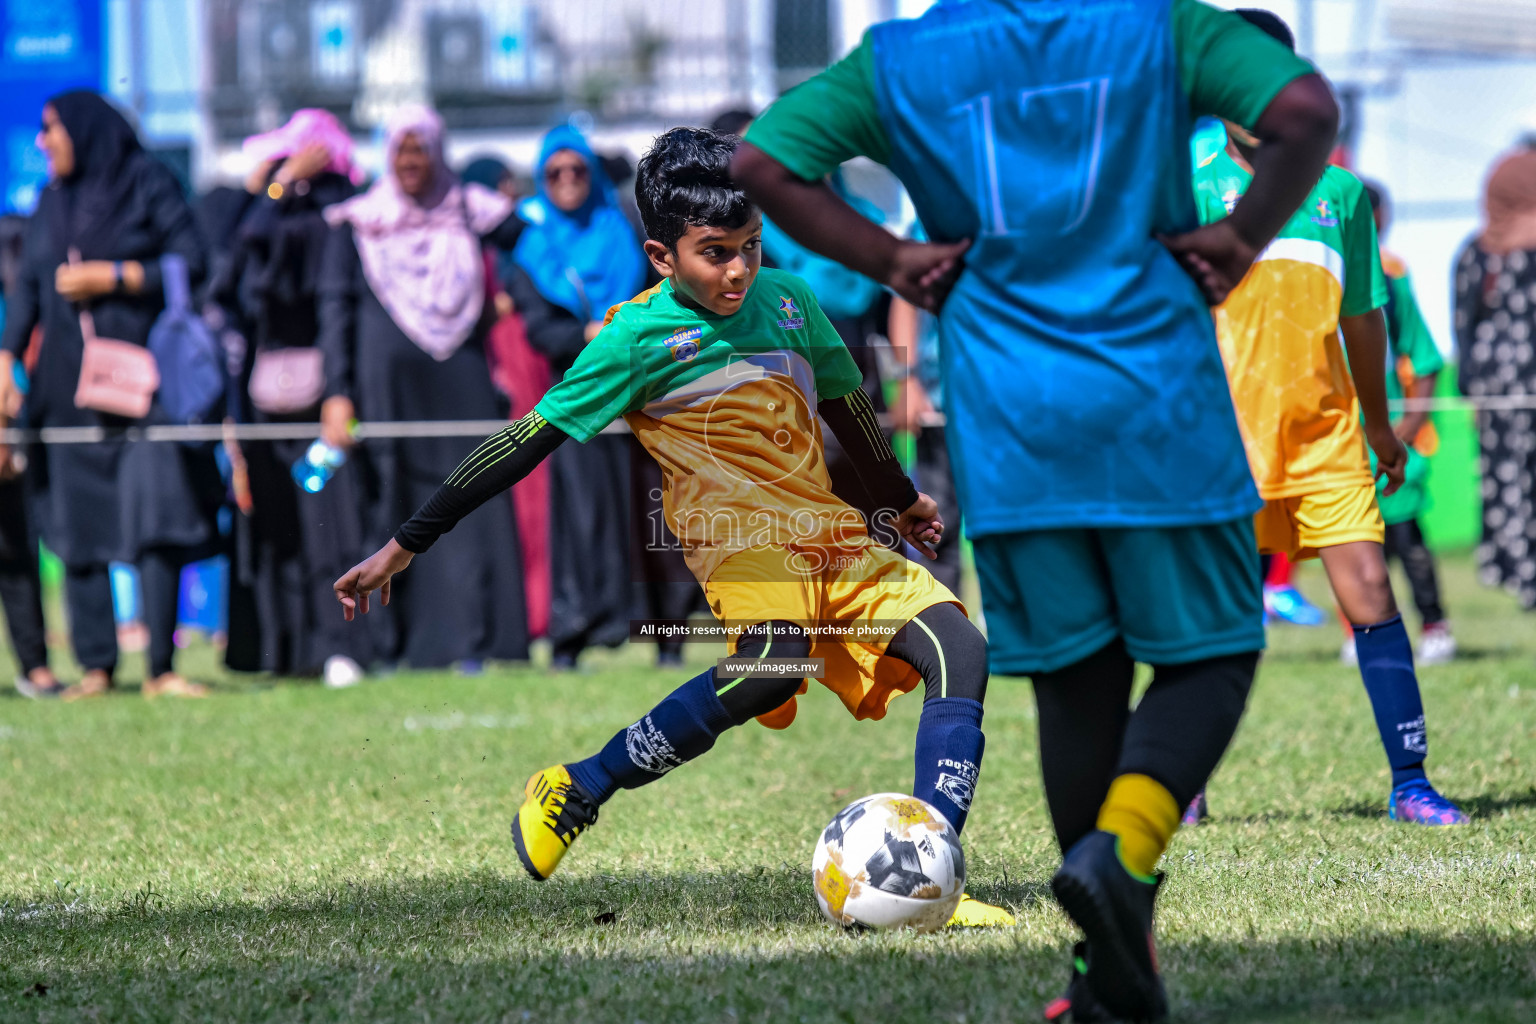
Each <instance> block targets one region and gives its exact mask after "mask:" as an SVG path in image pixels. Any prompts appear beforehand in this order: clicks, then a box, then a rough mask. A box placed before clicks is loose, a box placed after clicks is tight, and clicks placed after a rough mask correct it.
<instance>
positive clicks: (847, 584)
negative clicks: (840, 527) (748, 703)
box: [704, 543, 965, 729]
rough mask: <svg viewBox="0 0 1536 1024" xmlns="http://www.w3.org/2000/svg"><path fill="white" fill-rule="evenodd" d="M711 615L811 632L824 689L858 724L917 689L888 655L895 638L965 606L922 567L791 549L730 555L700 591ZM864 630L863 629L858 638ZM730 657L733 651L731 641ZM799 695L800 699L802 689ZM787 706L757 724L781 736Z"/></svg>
mask: <svg viewBox="0 0 1536 1024" xmlns="http://www.w3.org/2000/svg"><path fill="white" fill-rule="evenodd" d="M704 596H705V597H706V598H707V599H708V600H709V607H710V610H711V611H713V612H714V613H715V617H716V618H718V619H719V620H720V621H721V622H723V623H725V624H727V625H728V626H733V627H745V626H749V625H752V624H753V623H758V622H767V621H768V620H770V619H775V620H778V621H781V622H792V623H794V624H796V625H798V626H800V627H802V628H804V629H806V630H808V631H810V632H811V633H812V636H811V654H810V656H811V657H812V658H822V659H825V662H826V672H825V674H824V676H823V678H822V679H821V683H822V685H824V686H825V687H826V688H827V689H829V690H831V691H832V692H833V693H835V694H837V696H838V698H839V699H840V700H841V701H842V702H843V706H844V707H846V708H847V709H848V711H849V713H850V714H852V715H853V717H854V718H858V719H864V718H874V719H880V718H884V717H885V710H886V708H887V707H888V706H889V705H890V703H891V701H892V700H894V699H896V697H897V695H898V694H903V693H906V692H908V691H909V690H912V689H915V688H916V687H918V686H919V685H921V683H922V678H921V677H920V676H919V675H918V673H917V670H916V669H914V668H913V667H912V666H911V665H908V664H907V663H906V662H904V661H898V660H897V659H895V658H888V657H886V656H885V648H886V645H887V644H889V643H890V641H891V639H892V638H893V637H894V635H895V630H896V629H898V628H899V627H900V626H902V625H905V624H906V623H907V622H909V621H911V620H912V618H913V617H915V616H916V615H917V614H918V613H919V612H921V611H922V610H923V609H924V608H931V607H932V606H934V605H936V604H944V603H945V602H948V603H950V604H954V605H956V606H958V607H959V608H960V609H961V610H962V611H964V610H965V606H964V605H961V604H960V602H959V601H958V600H957V599H956V598H955V595H954V594H952V593H950V592H949V589H948V588H947V587H945V586H944V585H943V584H942V583H940V582H939V581H938V580H936V579H934V578H933V574H932V573H930V572H929V571H928V570H927V569H925V568H923V567H922V566H921V565H918V564H917V563H916V562H913V561H911V560H910V559H908V558H906V557H905V556H903V555H900V554H897V553H896V552H894V551H891V550H890V549H888V548H884V547H881V546H880V545H878V544H873V543H871V544H869V545H868V546H866V547H853V548H837V549H831V550H828V549H818V550H809V551H791V550H790V549H788V548H785V547H781V546H769V547H760V548H752V549H750V550H747V551H742V552H739V553H737V554H734V555H732V556H731V557H730V558H728V559H726V560H725V561H724V562H722V563H721V564H720V566H719V567H718V568H717V569H716V570H715V571H714V573H712V574H711V575H710V578H709V579H708V581H706V582H705V583H704ZM861 624H862V625H864V626H865V627H866V629H864V630H860V629H859V626H860V625H861ZM730 650H731V653H733V654H734V653H735V650H736V643H735V641H734V640H732V641H731V643H730ZM800 692H801V693H804V692H805V684H804V683H802V684H801V687H800ZM794 717H795V702H794V700H793V699H791V700H790V701H789V703H788V704H786V705H784V706H783V707H781V708H779V709H777V710H775V711H773V712H771V713H769V714H767V715H760V716H759V717H758V721H760V722H762V723H763V724H764V725H766V726H768V727H770V728H774V729H783V728H787V727H788V726H789V724H790V723H791V722H793V721H794Z"/></svg>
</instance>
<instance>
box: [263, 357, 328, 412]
mask: <svg viewBox="0 0 1536 1024" xmlns="http://www.w3.org/2000/svg"><path fill="white" fill-rule="evenodd" d="M250 393H251V404H252V405H254V406H255V407H256V408H258V409H260V410H261V411H262V412H264V413H267V414H268V415H271V416H291V415H293V414H294V413H300V412H304V411H305V410H306V409H313V408H314V407H315V406H316V405H318V404H319V402H320V396H321V395H323V394H324V393H325V356H324V354H323V353H322V352H321V351H320V350H319V349H318V348H277V349H268V350H267V351H265V352H258V353H256V362H255V364H254V365H252V367H251V384H250Z"/></svg>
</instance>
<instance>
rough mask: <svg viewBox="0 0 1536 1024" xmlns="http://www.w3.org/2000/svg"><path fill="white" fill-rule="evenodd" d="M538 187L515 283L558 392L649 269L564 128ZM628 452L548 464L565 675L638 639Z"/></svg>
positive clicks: (570, 448) (612, 438) (532, 338)
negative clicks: (584, 655)
mask: <svg viewBox="0 0 1536 1024" xmlns="http://www.w3.org/2000/svg"><path fill="white" fill-rule="evenodd" d="M535 177H536V179H537V181H538V183H539V194H538V195H537V196H536V197H534V198H532V199H530V200H528V201H527V202H526V203H524V204H523V206H522V208H521V209H522V213H523V217H524V219H525V220H527V221H528V222H529V227H528V229H527V231H525V232H524V234H523V237H522V238H521V239H520V240H519V242H518V244H517V248H516V249H514V250H513V253H512V258H513V263H514V266H513V268H512V272H511V275H510V277H509V279H508V280H507V282H506V283H507V287H508V291H509V292H510V293H511V295H512V302H513V304H514V305H515V306H516V307H517V311H518V312H519V313H520V314H521V315H522V317H523V323H524V325H525V327H526V329H527V331H528V342H529V344H531V345H532V346H533V347H534V348H536V349H538V350H539V351H540V352H541V353H543V354H544V356H545V357H546V358H548V360H549V363H550V370H551V371H552V375H553V377H554V379H555V380H559V379H561V378H562V377H563V376H564V375H565V373H566V371H567V370H569V369H570V368H571V364H572V363H574V362H575V361H576V356H577V355H578V354H580V352H581V350H582V349H583V348H584V347H585V346H586V344H587V342H589V341H591V340H592V339H593V338H594V337H596V335H597V332H598V330H599V329H600V328H601V327H602V321H603V317H604V315H605V314H606V313H607V311H608V307H609V306H612V305H615V304H617V303H620V302H624V301H626V300H628V299H631V298H633V297H634V295H635V293H636V292H638V291H640V289H641V288H642V287H643V286H644V284H645V275H646V263H645V257H644V254H643V250H642V249H641V248H640V242H639V240H638V239H637V238H636V237H635V233H634V230H633V229H632V228H631V227H630V225H629V222H628V220H626V219H625V217H624V214H623V213H622V211H621V210H620V209H619V205H618V202H617V198H616V197H615V195H614V192H613V186H612V185H610V184H609V182H608V179H607V178H606V177H605V176H604V175H603V172H602V169H601V168H600V166H599V165H598V162H597V158H596V156H595V155H594V154H593V152H592V150H591V148H590V147H589V146H588V145H587V142H586V140H585V139H584V138H583V137H582V136H581V133H580V132H578V131H576V130H575V129H574V128H570V127H560V128H556V129H554V130H553V131H551V132H550V133H549V134H548V135H546V136H545V138H544V145H543V148H542V151H541V152H540V155H539V165H538V168H537V171H536V174H535ZM631 444H632V439H631V438H629V437H625V436H622V435H607V436H600V437H595V438H593V439H592V440H591V441H588V442H587V443H586V444H570V445H562V446H561V447H560V448H558V449H556V451H555V453H554V454H553V455H551V456H550V458H549V460H548V465H549V471H550V505H551V513H550V531H549V532H550V537H549V545H550V558H551V576H552V580H551V594H550V622H549V639H550V644H551V647H552V661H553V664H554V665H555V666H556V667H557V668H570V667H571V666H573V665H575V663H576V659H577V657H578V656H579V655H580V654H581V652H582V651H583V650H584V649H585V648H587V647H589V646H608V647H613V646H617V645H618V644H620V643H623V642H624V641H625V640H627V639H628V637H629V620H630V618H631V612H632V610H633V606H632V604H631V601H632V598H633V595H632V592H631V584H630V580H631V578H632V573H631V569H630V564H629V548H630V508H631V503H630V482H631V476H630V461H631V451H630V449H631ZM694 589H695V590H697V587H695V588H694Z"/></svg>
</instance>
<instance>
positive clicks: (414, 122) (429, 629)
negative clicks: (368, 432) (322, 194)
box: [320, 107, 528, 671]
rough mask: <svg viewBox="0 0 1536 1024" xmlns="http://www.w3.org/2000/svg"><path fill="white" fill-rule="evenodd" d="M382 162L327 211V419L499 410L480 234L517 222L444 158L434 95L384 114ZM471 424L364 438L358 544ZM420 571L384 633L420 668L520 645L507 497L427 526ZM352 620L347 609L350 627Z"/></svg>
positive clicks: (376, 531) (373, 534)
mask: <svg viewBox="0 0 1536 1024" xmlns="http://www.w3.org/2000/svg"><path fill="white" fill-rule="evenodd" d="M385 159H386V163H385V171H384V174H383V175H382V176H381V177H380V178H379V180H378V181H377V182H376V183H375V184H374V185H373V187H372V188H370V189H369V190H368V191H367V192H366V193H364V194H363V195H361V196H357V197H354V198H352V199H349V200H347V201H346V202H343V203H338V204H336V205H335V206H332V207H330V208H328V209H327V210H326V211H325V216H326V220H327V221H328V222H329V223H330V224H331V225H333V228H334V230H333V231H332V232H331V235H330V237H329V238H328V239H327V241H326V248H325V256H324V262H323V264H322V267H321V273H320V347H321V349H322V350H323V351H324V353H325V364H326V398H325V401H324V403H323V404H322V406H321V411H320V421H321V434H322V436H323V437H324V438H325V440H326V441H327V442H328V443H329V444H331V445H334V446H336V447H339V448H349V447H351V445H352V441H351V437H350V435H349V429H348V424H349V422H350V421H351V420H352V419H353V418H354V417H357V418H360V419H362V420H365V421H368V422H370V423H372V422H379V421H388V420H460V419H466V420H490V419H497V418H500V417H501V415H502V411H503V407H502V405H501V404H500V403H498V401H497V398H496V394H495V392H494V390H493V388H492V386H491V378H490V372H489V370H488V368H487V366H486V359H485V349H484V339H485V334H486V331H487V330H488V328H489V325H490V323H491V313H490V310H489V309H488V308H487V307H488V305H489V304H488V303H487V301H486V279H485V278H486V275H485V259H484V254H483V251H482V247H483V246H484V245H486V244H490V245H495V246H498V247H501V248H507V247H510V246H511V245H513V244H514V243H515V242H516V240H517V236H518V234H519V232H520V231H521V230H522V226H523V225H522V221H520V220H519V219H518V217H517V215H516V214H515V213H514V212H513V208H512V201H511V200H510V199H508V198H507V197H506V196H504V195H501V194H499V193H497V192H493V191H491V190H490V189H486V188H483V187H481V186H479V185H472V184H471V185H463V184H460V182H459V181H458V180H457V179H456V178H455V177H454V175H453V173H452V172H451V171H449V169H448V167H447V165H446V164H445V163H444V162H443V125H442V120H441V118H439V117H438V116H437V114H436V113H435V112H434V111H431V110H429V109H426V108H424V107H410V108H405V109H403V110H401V111H399V112H398V113H396V114H395V115H394V116H393V117H392V118H391V119H390V123H389V126H388V143H387V146H386V158H385ZM480 440H481V438H480V437H473V438H470V437H440V438H411V439H402V440H382V439H381V440H377V441H369V442H366V443H364V444H363V445H361V446H360V447H361V450H362V458H363V460H364V461H365V467H364V468H366V469H368V470H369V471H370V472H369V476H370V477H371V478H372V481H373V482H372V485H371V486H372V491H371V493H370V496H369V498H368V502H367V513H368V521H367V524H366V527H367V530H368V533H369V536H368V538H367V545H366V546H368V547H377V546H379V545H381V544H383V543H384V541H386V540H387V539H388V538H389V537H391V536H392V535H393V533H394V529H395V527H396V526H397V525H399V523H400V522H402V521H403V520H404V519H406V518H408V517H409V516H410V515H411V514H412V513H414V512H415V511H416V509H417V508H419V507H420V506H421V505H422V504H423V503H424V502H425V501H426V500H427V499H428V498H429V497H430V496H431V495H432V494H433V492H434V491H436V489H437V486H438V484H439V483H440V482H441V481H442V479H443V478H444V477H445V476H447V475H448V474H449V473H450V472H452V471H453V468H454V467H455V466H456V465H458V463H459V462H460V460H462V459H463V458H464V457H465V456H466V455H468V454H469V453H470V452H471V451H472V450H473V449H474V448H475V446H476V445H477V444H479V442H480ZM433 554H434V556H435V557H434V558H433V559H431V561H430V564H428V563H425V562H424V563H423V569H426V570H427V571H426V572H425V573H424V574H423V575H420V576H413V577H412V578H411V579H410V580H409V581H407V582H404V583H402V585H401V586H400V587H399V588H398V589H396V590H395V592H394V595H393V599H392V601H391V605H390V609H389V610H390V611H391V612H392V613H393V614H392V615H391V616H389V621H390V622H392V623H393V632H394V636H393V637H392V638H391V639H390V641H389V643H388V646H389V648H390V650H391V652H392V653H393V654H395V655H397V656H398V657H400V658H401V659H403V660H404V661H405V662H406V663H407V664H409V665H411V666H413V667H418V668H429V667H438V666H445V665H449V664H453V663H455V662H457V663H459V665H460V668H461V669H465V670H471V671H473V670H475V669H477V668H478V667H479V665H480V664H481V663H483V662H484V661H485V660H486V659H492V658H494V659H503V660H525V659H526V658H527V657H528V631H527V617H526V614H525V611H524V603H523V588H522V579H521V573H520V567H519V563H518V553H517V533H516V529H515V527H514V525H513V514H512V503H511V499H510V498H509V499H506V500H504V501H495V502H490V503H488V504H486V505H484V506H482V507H481V508H480V509H479V510H477V511H476V512H474V513H472V514H471V515H470V516H468V517H467V518H465V519H464V520H463V522H461V523H460V524H459V525H458V527H457V528H456V529H455V530H454V531H453V532H452V533H450V534H448V535H446V536H444V537H443V538H442V539H441V540H439V541H438V542H437V546H436V548H435V550H434V552H433ZM356 625H357V624H354V627H355V626H356Z"/></svg>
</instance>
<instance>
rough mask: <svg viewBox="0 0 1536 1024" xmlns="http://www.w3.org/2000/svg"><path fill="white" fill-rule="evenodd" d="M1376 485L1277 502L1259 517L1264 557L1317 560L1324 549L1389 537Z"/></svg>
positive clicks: (1255, 524)
mask: <svg viewBox="0 0 1536 1024" xmlns="http://www.w3.org/2000/svg"><path fill="white" fill-rule="evenodd" d="M1386 529H1387V528H1386V525H1385V524H1384V523H1383V522H1382V518H1381V509H1380V508H1378V507H1377V505H1376V485H1375V484H1374V483H1369V484H1357V485H1355V486H1353V487H1339V488H1335V489H1334V490H1331V491H1319V492H1318V493H1316V494H1303V495H1299V496H1297V497H1294V498H1271V499H1270V500H1269V501H1266V502H1265V503H1264V507H1263V508H1262V509H1260V510H1259V512H1258V514H1257V515H1255V516H1254V517H1253V532H1254V534H1255V535H1256V536H1257V538H1258V542H1259V553H1260V554H1264V555H1277V554H1285V555H1287V556H1289V557H1290V558H1291V560H1292V561H1295V560H1298V559H1303V558H1316V557H1317V553H1318V551H1319V550H1321V549H1322V548H1333V547H1338V546H1339V545H1340V544H1352V543H1354V542H1355V541H1362V540H1366V541H1375V542H1376V543H1377V544H1380V543H1381V542H1382V540H1383V539H1384V538H1385V536H1386Z"/></svg>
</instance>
